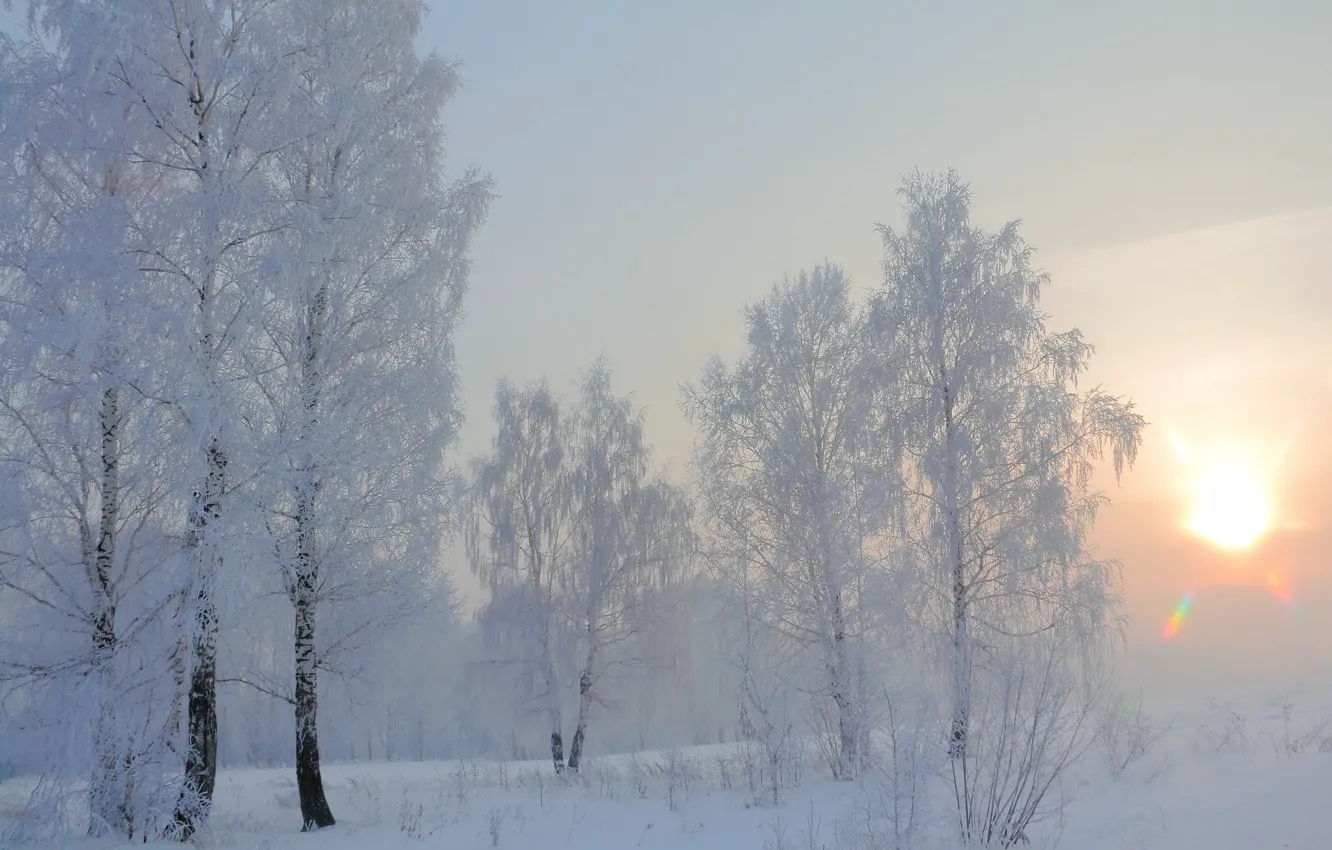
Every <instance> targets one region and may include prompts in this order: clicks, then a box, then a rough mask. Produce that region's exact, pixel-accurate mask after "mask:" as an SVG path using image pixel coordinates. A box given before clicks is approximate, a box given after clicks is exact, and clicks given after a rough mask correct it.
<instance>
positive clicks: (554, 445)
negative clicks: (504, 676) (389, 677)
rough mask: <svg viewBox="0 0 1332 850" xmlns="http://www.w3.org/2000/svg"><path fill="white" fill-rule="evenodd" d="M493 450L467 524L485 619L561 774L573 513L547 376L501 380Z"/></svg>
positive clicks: (481, 470) (478, 476)
mask: <svg viewBox="0 0 1332 850" xmlns="http://www.w3.org/2000/svg"><path fill="white" fill-rule="evenodd" d="M494 416H495V424H496V429H495V436H494V438H493V440H492V443H491V453H490V454H489V455H487V456H485V457H482V458H478V459H476V460H475V461H474V462H473V465H472V470H473V472H472V475H473V484H472V500H473V512H472V520H471V524H470V525H469V527H468V531H467V552H468V557H469V559H470V562H471V564H472V569H473V570H474V571H475V572H476V574H477V576H478V577H479V578H480V579H481V580H482V581H484V582H485V583H486V586H487V588H488V589H489V591H490V600H489V603H488V604H487V606H486V609H485V611H484V614H483V617H482V624H483V626H484V627H486V628H487V631H489V632H491V633H492V634H494V635H495V637H497V638H498V639H499V641H500V642H502V643H504V644H506V645H508V646H511V647H512V648H513V649H514V651H516V652H517V654H518V656H519V657H518V659H517V660H518V662H519V663H521V664H522V665H523V666H524V667H525V668H527V669H526V670H525V671H524V672H525V673H526V674H527V675H526V676H525V677H524V678H525V679H527V678H530V679H531V680H532V681H533V683H534V685H535V688H536V689H537V698H538V700H539V701H540V704H541V709H542V711H543V712H544V713H545V715H546V720H547V723H548V724H549V726H550V757H551V760H552V762H553V763H554V766H555V772H556V773H563V772H564V721H563V712H562V706H561V690H562V688H561V686H562V679H561V675H560V670H559V669H558V667H557V664H558V662H557V657H558V656H559V655H560V653H559V651H558V648H557V647H556V646H555V644H556V642H557V641H559V640H560V638H561V631H560V625H561V624H560V623H559V620H558V618H559V608H558V603H559V598H558V596H557V592H558V588H559V585H558V582H559V581H560V579H561V577H562V575H563V573H564V571H566V570H568V569H569V566H570V565H569V562H568V558H569V557H570V555H571V553H570V551H569V535H570V531H571V529H570V515H569V499H568V490H567V481H566V476H565V473H566V469H565V451H564V423H563V421H562V420H561V418H560V402H559V399H557V398H556V397H555V396H554V394H553V393H552V392H551V390H550V387H549V386H548V385H547V383H546V382H545V381H544V380H543V381H540V382H538V383H535V384H533V385H531V386H528V387H523V388H519V387H515V386H513V385H512V384H510V383H508V382H507V381H501V382H500V384H499V386H498V387H497V388H496V390H495V406H494Z"/></svg>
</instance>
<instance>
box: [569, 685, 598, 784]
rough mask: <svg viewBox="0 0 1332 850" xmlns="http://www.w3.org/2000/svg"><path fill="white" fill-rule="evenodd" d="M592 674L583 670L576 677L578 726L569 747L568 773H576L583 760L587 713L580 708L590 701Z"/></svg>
mask: <svg viewBox="0 0 1332 850" xmlns="http://www.w3.org/2000/svg"><path fill="white" fill-rule="evenodd" d="M591 693H592V674H590V673H589V672H588V671H586V670H584V671H583V674H582V675H581V676H579V677H578V700H579V704H580V708H579V711H578V726H577V727H576V728H575V729H574V736H573V743H572V744H570V745H569V772H570V773H577V772H578V766H579V765H580V764H581V763H582V759H583V739H584V738H585V737H586V736H587V712H586V710H584V709H583V708H582V706H584V705H586V703H587V702H588V700H590V699H591Z"/></svg>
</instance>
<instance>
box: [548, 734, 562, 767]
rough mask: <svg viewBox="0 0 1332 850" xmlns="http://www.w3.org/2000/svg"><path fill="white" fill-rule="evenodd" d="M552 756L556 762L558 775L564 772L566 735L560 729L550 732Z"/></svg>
mask: <svg viewBox="0 0 1332 850" xmlns="http://www.w3.org/2000/svg"><path fill="white" fill-rule="evenodd" d="M550 758H551V760H552V761H553V762H555V773H556V775H559V774H562V773H564V736H563V735H561V734H560V730H558V729H556V730H555V731H553V732H551V733H550Z"/></svg>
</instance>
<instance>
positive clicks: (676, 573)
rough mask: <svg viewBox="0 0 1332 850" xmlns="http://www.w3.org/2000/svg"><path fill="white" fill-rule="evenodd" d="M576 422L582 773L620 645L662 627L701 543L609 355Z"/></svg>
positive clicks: (570, 577) (585, 390) (575, 587)
mask: <svg viewBox="0 0 1332 850" xmlns="http://www.w3.org/2000/svg"><path fill="white" fill-rule="evenodd" d="M568 424H569V432H568V437H567V438H566V450H567V452H568V483H567V486H568V488H569V492H568V498H569V512H570V515H571V521H572V523H573V535H572V540H571V543H572V549H573V551H572V552H571V553H570V559H571V569H570V570H569V571H568V573H567V575H566V576H565V581H566V585H565V587H564V588H563V591H564V594H567V595H566V597H565V598H566V599H567V603H566V604H567V608H566V613H565V616H566V617H567V618H568V622H569V623H570V625H571V627H572V628H573V630H574V634H575V635H576V643H575V645H576V646H577V648H578V650H579V651H578V654H577V665H578V666H577V669H578V714H577V718H576V720H575V721H574V734H573V740H572V741H571V742H570V745H569V764H568V766H569V770H571V771H573V772H577V771H578V767H579V764H580V761H581V759H582V753H583V745H584V742H585V740H586V737H587V727H588V724H589V723H590V721H591V718H592V713H593V710H594V708H595V706H597V705H598V704H600V703H601V702H604V700H605V699H606V696H607V695H606V694H605V692H604V682H605V680H606V679H607V677H608V676H609V675H610V674H611V672H612V671H613V669H614V667H615V666H616V665H617V664H620V663H624V662H625V661H626V659H623V658H619V657H617V656H616V655H615V654H614V651H615V650H616V648H617V647H620V646H621V645H623V644H625V643H626V642H627V641H629V640H630V639H631V638H632V637H634V636H636V635H639V634H641V633H642V632H643V631H644V630H645V629H647V628H648V627H649V626H650V625H651V624H652V622H653V620H654V619H655V617H656V615H657V613H658V610H659V604H660V601H661V600H662V597H663V593H662V592H663V591H664V590H665V589H667V588H668V587H669V586H670V585H672V584H673V583H674V582H676V581H678V579H679V578H680V576H681V575H682V574H683V572H684V571H685V570H686V569H688V567H689V566H690V558H691V555H692V554H693V549H694V540H693V531H692V528H691V513H692V509H691V506H690V504H689V502H688V499H687V498H686V496H685V494H684V493H683V492H682V491H681V490H680V489H679V488H678V487H676V486H675V485H674V484H672V483H670V482H669V481H668V480H666V478H665V477H664V476H663V475H662V474H660V473H658V472H656V471H654V470H653V469H652V452H651V449H650V447H649V446H648V445H647V443H646V442H645V440H644V437H643V416H642V414H641V413H640V412H638V411H635V410H634V409H633V406H632V403H631V401H630V399H629V398H628V397H626V396H617V395H616V394H615V393H614V391H613V390H612V388H611V375H610V369H609V368H608V367H607V366H606V364H605V362H604V361H598V362H597V363H595V364H593V365H592V367H591V368H589V369H588V370H587V372H585V373H584V375H583V381H582V387H581V393H580V395H579V400H578V405H577V407H576V408H575V409H574V411H573V414H572V416H571V417H570V419H569V423H568ZM629 660H631V659H629Z"/></svg>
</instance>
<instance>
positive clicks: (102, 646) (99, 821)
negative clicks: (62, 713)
mask: <svg viewBox="0 0 1332 850" xmlns="http://www.w3.org/2000/svg"><path fill="white" fill-rule="evenodd" d="M98 424H99V430H100V431H101V442H102V445H101V472H100V476H99V482H98V485H99V486H98V490H99V493H98V495H99V496H100V501H101V511H100V516H99V517H98V529H97V545H96V549H94V550H93V552H92V560H91V562H90V563H89V564H88V567H89V576H88V578H89V583H90V585H91V590H92V596H93V611H92V639H93V670H94V675H95V676H97V677H98V683H97V684H98V693H97V698H98V700H99V701H100V703H101V709H100V710H99V711H98V713H97V719H96V721H95V726H94V729H93V772H92V777H91V780H90V782H89V786H88V802H89V822H88V834H89V835H90V836H102V835H109V834H111V833H114V832H116V831H123V832H124V833H125V834H128V832H129V830H130V828H131V827H130V823H129V812H128V802H129V801H128V799H127V794H126V792H125V789H126V788H128V787H129V786H128V781H129V778H128V777H127V776H124V775H122V773H121V768H122V762H121V758H120V754H119V747H117V746H116V729H115V722H114V713H113V708H114V700H115V656H116V648H117V647H116V597H115V590H114V587H113V582H114V576H113V570H114V569H115V559H116V533H117V530H118V528H119V524H120V430H121V412H120V392H119V390H118V389H117V388H116V387H114V386H112V387H107V388H106V389H105V390H104V391H103V392H102V408H101V411H100V413H99V416H98Z"/></svg>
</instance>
